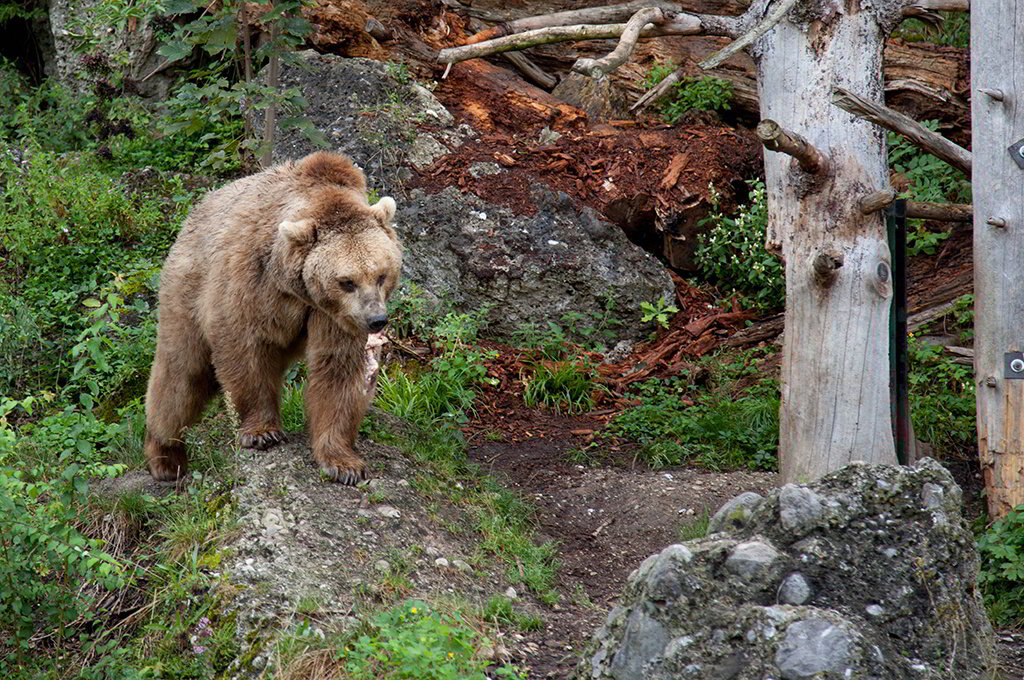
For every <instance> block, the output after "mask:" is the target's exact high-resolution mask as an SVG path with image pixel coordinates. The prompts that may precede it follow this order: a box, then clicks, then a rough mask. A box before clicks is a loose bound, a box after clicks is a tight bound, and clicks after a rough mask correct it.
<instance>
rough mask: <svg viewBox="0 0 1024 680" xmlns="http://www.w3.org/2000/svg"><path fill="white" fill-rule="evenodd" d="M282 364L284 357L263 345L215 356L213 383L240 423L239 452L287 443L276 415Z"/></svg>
mask: <svg viewBox="0 0 1024 680" xmlns="http://www.w3.org/2000/svg"><path fill="white" fill-rule="evenodd" d="M285 363H286V359H285V356H284V353H283V352H282V351H280V350H277V349H276V348H274V347H270V346H267V345H261V346H259V347H245V348H242V347H231V348H224V349H218V350H217V351H216V352H215V355H214V366H215V367H216V372H217V379H218V380H219V381H220V384H221V386H222V387H223V388H224V391H225V392H226V393H227V394H228V395H229V398H230V399H231V403H232V404H233V405H234V407H235V409H236V410H237V411H238V417H239V419H240V420H241V421H242V426H241V431H240V433H239V434H240V436H239V443H240V444H241V446H242V447H243V448H247V449H260V450H263V449H269V448H270V447H272V446H275V445H276V444H280V443H281V442H284V441H286V440H287V437H285V435H284V432H282V431H281V418H280V415H279V412H278V408H279V403H280V399H281V380H282V379H283V377H284V369H285Z"/></svg>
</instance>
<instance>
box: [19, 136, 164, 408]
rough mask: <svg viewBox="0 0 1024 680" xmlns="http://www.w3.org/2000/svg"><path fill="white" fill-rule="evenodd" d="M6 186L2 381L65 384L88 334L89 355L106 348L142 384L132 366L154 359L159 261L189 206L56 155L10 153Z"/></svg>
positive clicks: (142, 368)
mask: <svg viewBox="0 0 1024 680" xmlns="http://www.w3.org/2000/svg"><path fill="white" fill-rule="evenodd" d="M0 186H2V187H4V188H5V189H6V197H7V200H5V201H3V202H2V203H0V237H2V238H3V242H4V247H5V251H6V252H5V259H6V263H5V272H4V274H3V278H4V279H5V281H4V282H0V351H2V352H3V354H4V355H6V356H9V357H11V358H12V359H13V361H12V363H10V364H7V365H6V366H5V370H4V371H0V380H2V381H3V382H0V388H6V389H15V390H17V391H18V392H25V391H28V392H31V391H34V390H37V389H43V388H47V389H51V390H52V389H54V388H55V387H60V386H62V385H63V384H65V383H66V382H67V380H68V379H69V377H70V375H69V371H71V370H72V367H71V366H69V365H68V361H67V359H68V358H69V357H70V355H69V352H70V350H71V348H72V347H73V346H74V345H75V344H76V343H78V342H80V341H85V342H87V346H86V348H85V349H86V351H87V352H88V353H89V354H95V353H96V352H97V351H98V349H99V346H100V345H104V346H105V347H106V348H107V351H109V352H111V353H112V356H116V358H117V365H114V366H111V367H110V369H111V371H113V372H114V373H118V374H119V375H120V379H121V381H122V382H131V381H133V380H134V381H136V382H137V381H138V380H139V378H138V376H133V375H132V373H133V372H141V373H142V374H143V375H145V374H146V373H148V365H147V361H148V357H150V356H151V346H152V339H151V337H150V336H151V335H152V326H153V318H152V316H151V311H150V302H151V301H152V300H153V299H154V297H155V279H156V271H157V264H156V263H157V262H159V259H160V258H162V256H163V254H165V253H166V250H167V248H168V247H169V246H170V242H171V240H172V239H173V237H174V233H175V227H174V226H173V223H169V221H168V217H169V216H170V217H171V218H172V219H173V217H174V216H176V215H178V214H180V211H181V208H180V207H179V206H175V205H173V204H172V205H168V203H169V201H168V202H165V200H164V199H155V198H150V197H149V196H146V195H140V194H136V193H134V192H131V191H130V190H127V189H125V188H123V187H122V186H119V185H118V184H117V183H116V182H115V181H114V180H113V179H112V178H111V177H110V176H109V175H108V174H107V173H106V172H104V171H103V170H102V169H100V168H99V167H98V166H97V164H96V163H95V162H93V161H89V160H86V159H83V158H81V157H78V158H72V157H62V156H59V155H57V154H55V153H51V152H35V153H33V154H32V155H31V156H30V157H29V158H28V159H27V160H26V161H25V162H21V163H19V162H16V161H15V159H13V158H11V157H10V156H7V155H5V156H3V157H0ZM179 187H180V185H179V184H177V183H175V182H168V183H167V185H166V189H167V190H168V191H175V190H178V188H179ZM111 295H113V296H114V297H110V296H111ZM86 305H92V309H93V310H96V313H95V314H93V315H91V316H90V315H89V314H88V313H87V312H89V311H90V308H89V307H88V306H86ZM115 317H116V319H115ZM122 317H124V318H126V319H127V320H129V321H130V323H119V319H121V318H122ZM97 323H100V324H101V325H100V326H97V325H96V324H97ZM83 333H87V334H88V335H90V337H89V338H85V337H84V336H83V335H82V334H83ZM138 343H141V347H142V349H141V351H140V345H139V344H138ZM41 357H46V359H45V360H40V358H41ZM78 358H80V357H76V359H78ZM108 387H111V388H113V387H114V386H113V385H109V386H108Z"/></svg>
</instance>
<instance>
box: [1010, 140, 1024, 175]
mask: <svg viewBox="0 0 1024 680" xmlns="http://www.w3.org/2000/svg"><path fill="white" fill-rule="evenodd" d="M1009 152H1010V158H1012V159H1013V162H1014V163H1016V164H1017V166H1018V167H1020V169H1021V170H1024V139H1022V140H1020V141H1019V142H1017V143H1016V144H1014V145H1013V146H1011V147H1010V148H1009Z"/></svg>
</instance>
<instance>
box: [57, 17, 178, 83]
mask: <svg viewBox="0 0 1024 680" xmlns="http://www.w3.org/2000/svg"><path fill="white" fill-rule="evenodd" d="M102 4H103V3H102V2H100V1H99V0H75V1H74V2H72V1H71V0H47V3H46V13H47V19H48V24H47V25H45V26H40V27H39V28H40V29H41V31H40V33H39V34H38V35H37V42H38V44H40V45H41V46H42V56H43V61H44V64H45V69H46V75H48V76H50V77H52V78H55V79H56V80H58V81H59V82H60V83H61V84H63V85H64V86H66V87H69V88H71V89H76V90H77V89H82V88H85V87H87V86H88V85H89V84H91V83H92V82H93V79H94V77H95V76H94V74H91V73H89V71H88V69H87V68H86V67H85V65H84V64H83V61H82V58H83V56H85V55H88V54H94V53H102V54H106V55H107V56H108V57H113V56H114V55H117V59H118V61H119V62H121V63H123V64H125V66H126V68H125V75H126V76H127V78H129V79H131V80H132V82H133V84H132V87H133V90H134V91H135V92H136V93H138V94H140V95H143V96H145V97H149V98H151V99H154V100H162V99H165V98H166V97H167V93H168V91H169V89H170V84H171V77H170V76H169V75H162V74H158V73H156V72H157V69H158V67H159V66H160V65H161V64H162V63H163V62H164V61H165V60H164V58H163V57H160V56H159V55H157V53H156V49H157V47H158V46H159V45H158V42H157V40H156V38H155V37H154V35H153V29H152V27H151V26H150V25H149V21H148V19H147V18H141V19H136V20H130V21H123V22H115V25H113V26H109V25H104V26H97V23H98V22H100V21H102V20H103V19H99V18H98V17H99V16H100V15H101V13H100V11H99V9H100V6H101V5H102ZM83 33H85V34H92V35H94V36H98V37H99V40H98V42H97V44H96V45H95V46H93V47H91V48H90V49H88V50H84V49H83V48H82V34H83ZM146 76H151V77H148V78H147V77H146Z"/></svg>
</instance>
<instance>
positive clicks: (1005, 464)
mask: <svg viewBox="0 0 1024 680" xmlns="http://www.w3.org/2000/svg"><path fill="white" fill-rule="evenodd" d="M1018 37H1020V38H1021V40H1017V38H1018ZM1022 70H1024V3H1022V2H981V3H975V4H974V6H973V7H972V8H971V87H972V89H973V92H972V97H971V99H972V111H971V113H972V116H971V117H972V128H973V130H974V137H973V144H972V151H973V155H974V157H975V158H977V162H975V163H974V167H973V173H972V183H973V186H974V292H975V307H974V336H975V341H974V351H975V364H974V366H975V385H976V386H977V405H978V453H979V456H980V458H981V468H982V473H983V474H984V476H985V487H986V489H987V492H988V508H989V514H990V515H991V516H992V517H993V518H996V517H1002V516H1004V515H1005V514H1006V513H1007V512H1008V511H1009V510H1011V509H1012V508H1014V507H1016V506H1018V505H1021V504H1022V503H1024V431H1022V429H1024V417H1022V411H1024V380H1013V379H1006V377H1005V375H1004V371H1005V369H1004V355H1005V353H1007V352H1013V351H1020V350H1024V333H1022V330H1021V325H1022V323H1024V169H1022V168H1020V167H1018V166H1017V164H1016V163H1015V162H1014V161H1013V159H1012V158H1011V156H1010V153H1009V152H1008V147H1009V146H1010V145H1011V144H1013V143H1014V142H1016V141H1018V140H1019V139H1021V138H1022V137H1024V107H1022V106H1021V104H1020V101H1021V97H1024V90H1017V89H1015V87H1016V83H1017V81H1018V80H1019V77H1018V76H1019V74H1020V73H1021V72H1022ZM986 92H987V93H990V94H986ZM1000 93H1001V94H1002V96H1001V97H1000V96H998V95H999V94H1000ZM992 95H996V96H992ZM999 224H1002V225H1005V226H997V225H999Z"/></svg>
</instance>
